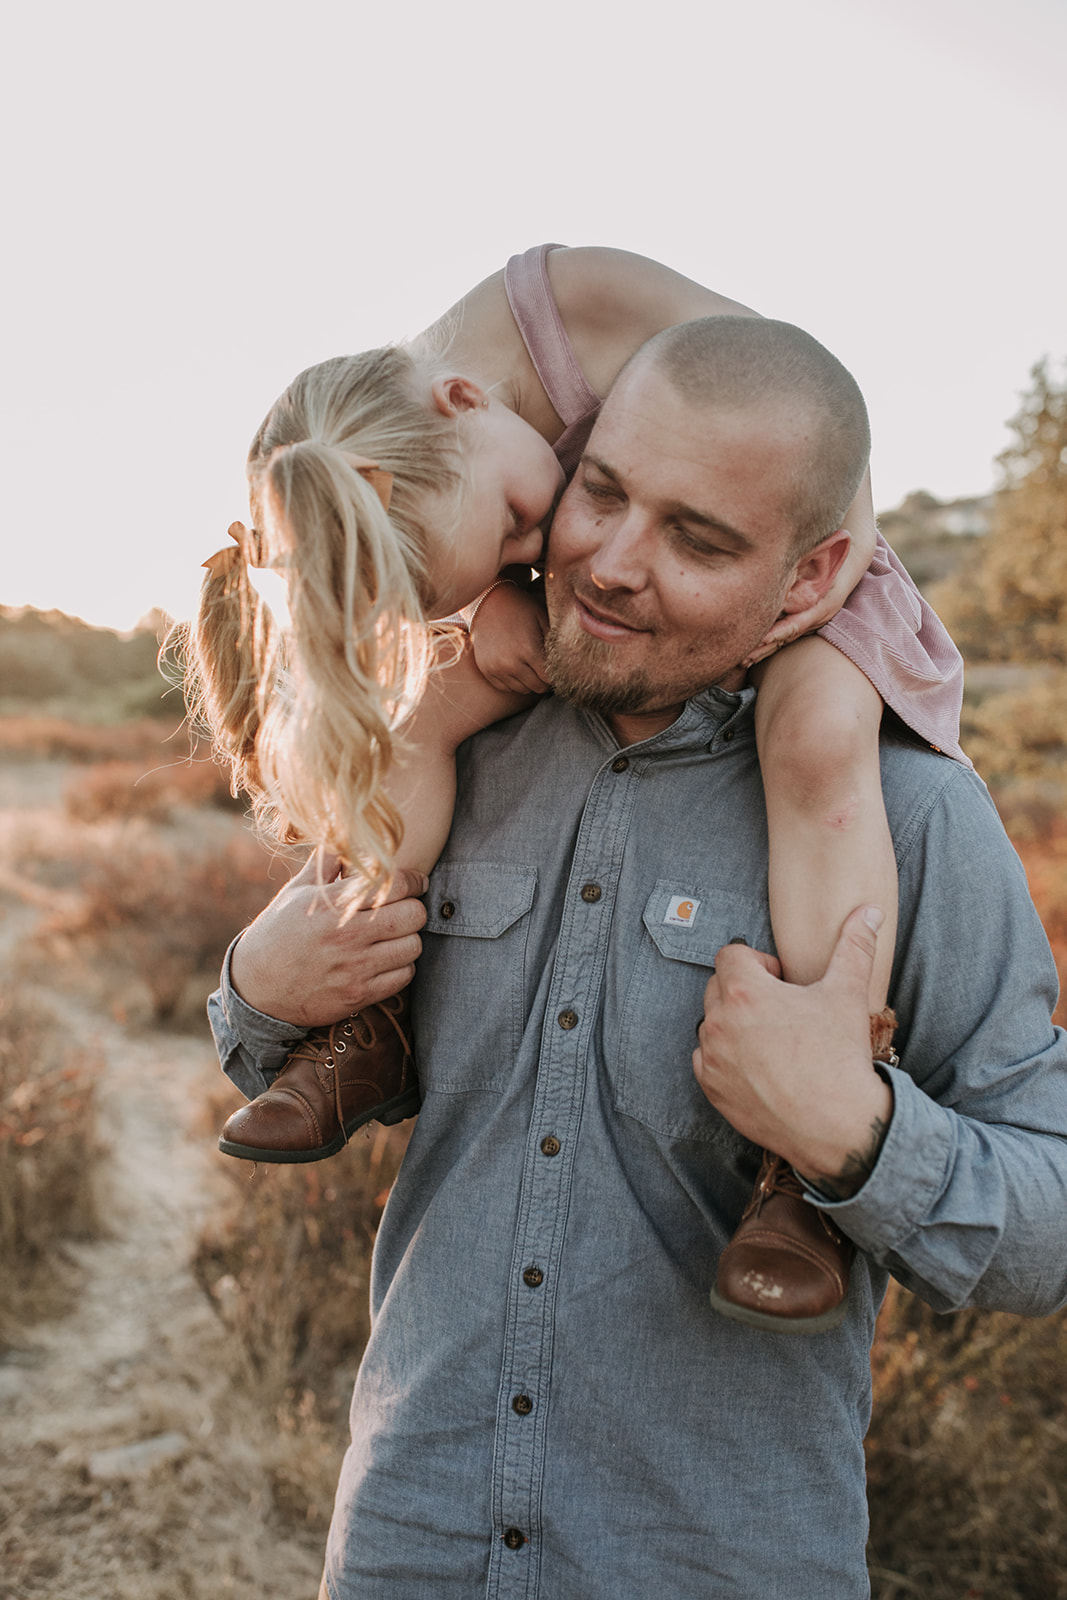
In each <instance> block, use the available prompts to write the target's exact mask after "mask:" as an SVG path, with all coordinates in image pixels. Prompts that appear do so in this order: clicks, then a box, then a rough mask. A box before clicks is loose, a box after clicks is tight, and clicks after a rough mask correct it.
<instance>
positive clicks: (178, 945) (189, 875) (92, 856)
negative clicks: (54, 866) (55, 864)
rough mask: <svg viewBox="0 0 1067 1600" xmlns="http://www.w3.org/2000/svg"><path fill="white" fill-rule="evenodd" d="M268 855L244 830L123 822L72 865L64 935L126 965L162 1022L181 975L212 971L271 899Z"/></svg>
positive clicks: (181, 986)
mask: <svg viewBox="0 0 1067 1600" xmlns="http://www.w3.org/2000/svg"><path fill="white" fill-rule="evenodd" d="M112 841H113V842H112ZM270 859H271V858H270V855H269V853H268V852H267V851H266V850H265V849H264V847H263V846H262V845H261V844H260V843H259V842H258V841H257V840H256V839H254V838H253V837H252V836H251V834H249V833H246V832H244V831H240V832H238V831H236V830H235V831H233V832H232V833H230V835H229V837H227V838H226V839H224V840H221V841H220V840H219V839H217V838H216V839H211V838H210V837H195V836H194V837H190V836H188V835H184V834H181V833H178V832H176V831H166V830H163V829H151V828H147V827H138V826H137V825H135V824H129V825H127V826H125V827H123V828H122V829H120V830H119V831H118V832H117V833H112V834H111V835H110V836H109V841H108V845H107V846H98V847H97V848H90V850H89V852H88V855H87V857H86V858H85V859H84V860H83V861H82V862H81V863H80V864H79V866H80V870H79V872H78V886H79V888H80V890H81V892H82V895H83V905H82V908H81V911H80V913H79V915H78V917H77V919H76V921H68V923H67V925H66V931H68V932H70V933H72V934H74V935H75V936H76V937H77V938H78V940H79V941H80V942H81V943H82V945H83V946H86V945H87V946H89V947H90V948H95V949H96V950H97V951H98V952H99V953H101V954H103V955H105V956H106V957H107V958H108V959H110V960H113V961H116V962H118V963H119V964H121V965H125V966H127V967H132V968H133V970H134V971H135V972H136V973H137V975H138V977H139V978H140V979H141V980H142V982H143V983H144V984H145V986H146V987H147V989H148V992H149V994H150V996H151V1000H152V1014H153V1016H154V1017H155V1019H156V1021H157V1022H166V1021H167V1020H169V1019H170V1018H171V1017H172V1016H173V1015H174V1013H175V1011H176V1010H177V1008H178V1006H179V1004H180V1002H181V999H182V996H183V994H184V992H185V988H186V985H187V984H188V982H189V980H190V978H192V977H193V975H194V974H195V973H198V972H213V973H214V972H217V971H218V968H219V964H220V963H221V961H222V958H223V956H224V954H225V952H226V947H227V945H228V944H229V943H230V940H231V939H232V938H233V937H234V935H235V934H236V933H237V932H238V931H239V930H240V929H241V928H243V927H244V926H245V925H246V924H247V923H248V922H250V921H251V920H252V918H253V917H255V916H256V915H257V914H258V913H259V912H260V911H261V910H262V909H263V907H264V906H265V905H266V903H267V901H268V900H269V899H270V898H271V896H272V894H273V893H274V890H275V888H276V887H277V885H276V884H272V883H271V882H270V881H269V879H268V876H267V874H268V870H269V865H270ZM55 926H56V924H55V923H54V924H53V928H55Z"/></svg>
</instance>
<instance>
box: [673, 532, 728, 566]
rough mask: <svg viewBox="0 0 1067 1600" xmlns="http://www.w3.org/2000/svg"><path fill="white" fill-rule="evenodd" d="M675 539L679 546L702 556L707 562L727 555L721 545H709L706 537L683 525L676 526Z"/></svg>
mask: <svg viewBox="0 0 1067 1600" xmlns="http://www.w3.org/2000/svg"><path fill="white" fill-rule="evenodd" d="M674 537H675V540H676V541H677V543H678V544H680V545H684V547H685V548H686V549H687V550H690V551H691V552H692V553H693V555H695V556H700V557H702V558H703V559H704V560H705V561H711V560H713V559H714V558H715V556H721V555H724V554H725V553H726V552H725V551H724V550H723V549H722V547H721V546H720V545H717V544H709V542H708V539H707V536H706V535H704V534H700V533H693V532H692V531H691V530H690V529H689V528H686V527H684V526H683V525H681V524H675V528H674Z"/></svg>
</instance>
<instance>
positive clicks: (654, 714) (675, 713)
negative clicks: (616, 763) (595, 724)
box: [607, 706, 683, 749]
mask: <svg viewBox="0 0 1067 1600" xmlns="http://www.w3.org/2000/svg"><path fill="white" fill-rule="evenodd" d="M682 710H683V707H682V706H670V707H669V708H667V709H666V710H663V711H639V712H635V713H634V714H633V715H632V716H610V717H608V719H607V720H608V726H609V727H610V729H611V731H612V733H613V734H614V735H615V738H616V739H617V740H618V742H619V744H620V745H621V746H622V747H623V748H624V749H625V747H626V746H627V745H628V744H640V743H641V741H642V740H643V739H651V738H653V736H654V735H655V734H657V733H662V732H663V730H664V728H669V727H670V725H671V723H672V722H677V720H678V718H679V717H680V716H681V714H682Z"/></svg>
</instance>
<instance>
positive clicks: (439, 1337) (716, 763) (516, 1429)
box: [211, 690, 1067, 1600]
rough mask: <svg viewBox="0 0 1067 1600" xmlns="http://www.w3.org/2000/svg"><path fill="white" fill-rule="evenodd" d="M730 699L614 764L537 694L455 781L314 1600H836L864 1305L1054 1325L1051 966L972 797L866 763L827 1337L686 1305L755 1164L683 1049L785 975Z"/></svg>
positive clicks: (713, 697) (927, 776)
mask: <svg viewBox="0 0 1067 1600" xmlns="http://www.w3.org/2000/svg"><path fill="white" fill-rule="evenodd" d="M752 699H753V695H752V691H750V690H746V691H743V692H742V693H741V694H740V695H734V694H727V693H725V692H723V691H720V690H710V691H708V692H707V693H704V694H702V695H699V696H697V697H696V698H695V699H694V700H692V701H690V702H689V704H688V705H687V706H686V708H685V710H684V711H683V713H682V715H681V716H680V718H679V720H678V721H677V722H675V723H674V725H673V726H672V727H670V728H668V729H667V730H665V731H664V732H662V733H660V734H658V735H657V736H656V737H654V738H652V739H649V740H647V741H646V742H644V743H642V744H639V745H635V746H631V747H629V748H627V749H626V750H625V751H620V750H619V749H618V748H617V746H616V744H615V742H614V740H613V738H612V736H611V734H610V732H609V730H608V728H607V725H606V724H605V723H604V722H603V721H602V720H601V719H600V718H598V717H596V716H592V715H589V714H586V713H582V712H578V711H575V710H574V709H572V708H570V707H568V706H566V705H564V704H562V703H561V702H559V701H557V700H554V699H551V698H549V699H547V700H544V701H542V702H541V703H540V704H539V705H538V706H537V707H536V708H535V709H534V710H533V711H532V712H530V713H528V714H527V715H525V716H522V717H519V718H515V719H513V720H511V721H509V722H506V723H502V724H500V725H498V726H496V727H494V728H491V729H489V730H488V731H487V732H485V733H483V734H481V735H479V736H478V737H477V738H476V739H474V740H472V741H470V742H469V743H468V744H467V745H466V746H464V748H463V750H462V751H461V753H460V763H459V766H460V772H459V778H460V783H459V795H460V798H459V803H458V806H457V811H456V820H455V823H454V826H453V829H452V834H451V837H450V840H449V843H448V847H447V849H446V852H445V854H444V856H443V857H442V859H441V861H440V863H439V864H438V866H437V868H436V870H435V871H434V873H433V876H432V878H431V884H430V892H429V896H428V902H427V903H428V908H429V921H428V924H427V929H426V934H425V949H424V953H423V956H422V958H421V961H420V963H419V972H418V979H417V983H416V995H415V1007H416V1009H415V1027H416V1041H417V1055H418V1063H419V1071H420V1077H421V1080H422V1086H423V1092H424V1096H425V1099H424V1105H423V1109H422V1112H421V1115H420V1117H419V1120H418V1123H417V1125H416V1127H415V1131H414V1134H413V1137H412V1141H411V1145H410V1147H409V1150H408V1153H407V1155H406V1157H405V1160H404V1163H403V1167H402V1170H401V1173H400V1176H399V1178H398V1180H397V1183H396V1186H395V1188H394V1190H393V1193H392V1195H391V1197H390V1199H389V1203H388V1205H387V1207H386V1209H385V1213H384V1216H383V1218H382V1224H381V1229H380V1232H379V1235H378V1241H377V1246H376V1249H375V1256H374V1270H373V1282H372V1309H373V1317H374V1322H373V1331H372V1334H371V1339H370V1343H369V1345H368V1348H367V1352H366V1355H365V1357H364V1360H363V1364H362V1367H361V1370H360V1373H359V1377H358V1381H357V1384H356V1389H355V1395H354V1398H353V1404H352V1445H351V1448H350V1449H349V1451H348V1454H347V1456H346V1459H345V1463H344V1467H343V1470H342V1474H341V1480H340V1485H339V1489H338V1495H337V1503H336V1508H335V1513H334V1520H333V1525H332V1529H331V1534H330V1540H329V1548H328V1557H327V1575H328V1586H329V1592H330V1595H331V1596H332V1597H333V1600H357V1597H358V1600H475V1597H481V1596H485V1597H490V1600H520V1597H521V1600H631V1597H632V1600H647V1597H649V1596H652V1595H655V1596H660V1597H662V1600H709V1597H712V1600H856V1597H860V1596H864V1595H867V1594H868V1592H869V1589H868V1583H867V1578H866V1572H865V1564H864V1543H865V1536H866V1529H867V1517H866V1504H865V1493H864V1470H863V1452H862V1439H863V1434H864V1431H865V1429H866V1427H867V1423H868V1419H869V1408H870V1366H869V1350H870V1343H871V1337H872V1333H873V1328H874V1318H875V1313H876V1310H877V1308H878V1305H879V1303H880V1301H881V1298H882V1295H883V1291H884V1287H885V1282H886V1273H887V1272H890V1271H891V1272H892V1273H894V1274H895V1276H896V1277H898V1278H899V1279H900V1280H901V1281H902V1282H904V1283H905V1284H907V1285H908V1286H909V1287H911V1288H914V1289H916V1290H917V1291H918V1292H919V1293H920V1294H922V1295H923V1296H924V1297H925V1298H926V1299H927V1300H929V1301H930V1302H931V1303H932V1304H934V1305H935V1306H937V1307H939V1308H949V1307H953V1306H959V1305H963V1304H972V1305H985V1306H997V1307H1003V1308H1006V1309H1008V1310H1014V1311H1019V1312H1026V1313H1042V1312H1048V1311H1050V1310H1052V1309H1053V1308H1055V1307H1056V1306H1057V1305H1059V1304H1060V1303H1061V1302H1062V1301H1063V1300H1064V1298H1065V1296H1067V1228H1065V1227H1064V1217H1065V1209H1067V1208H1065V1205H1064V1199H1065V1191H1067V1142H1065V1128H1067V1074H1065V1067H1067V1050H1065V1041H1064V1038H1063V1035H1062V1034H1060V1033H1059V1032H1058V1031H1057V1030H1053V1028H1052V1026H1051V1024H1050V1021H1049V1017H1050V1013H1051V1010H1052V1007H1053V1004H1054V999H1055V972H1054V969H1053V966H1052V962H1051V958H1050V954H1049V951H1048V947H1047V943H1046V941H1045V939H1044V935H1043V934H1042V932H1041V929H1040V926H1039V924H1038V921H1037V918H1036V916H1035V914H1034V911H1033V907H1032V905H1031V903H1030V900H1029V896H1028V894H1027V889H1026V883H1025V880H1024V877H1023V874H1022V870H1021V867H1020V865H1019V862H1018V859H1017V858H1016V856H1015V854H1014V852H1013V851H1012V850H1011V847H1010V845H1009V844H1008V842H1007V840H1006V838H1005V836H1004V834H1003V831H1002V829H1001V827H1000V824H999V821H998V819H997V817H996V814H995V812H994V810H993V807H992V805H991V802H990V801H989V798H988V795H987V794H986V791H985V789H984V788H983V786H982V784H981V783H980V781H979V780H978V779H977V778H976V777H975V776H974V775H973V774H972V773H970V772H968V771H966V770H965V769H964V768H963V767H962V766H960V765H958V764H956V763H954V762H950V761H948V760H946V759H944V758H941V757H938V756H935V755H933V754H931V753H929V752H928V751H924V750H920V749H918V748H916V747H914V746H913V745H912V744H911V743H909V742H905V741H904V740H903V739H900V740H896V739H894V738H892V737H887V738H886V740H885V741H884V757H883V784H884V789H885V794H886V802H887V808H888V811H889V817H890V823H891V826H892V829H893V833H894V837H895V839H896V845H897V859H898V866H899V872H900V927H899V937H898V951H897V961H896V967H895V972H894V977H893V984H892V990H891V998H892V1000H893V1003H894V1004H895V1006H896V1009H897V1012H898V1015H899V1019H900V1027H899V1030H898V1035H897V1041H896V1042H897V1048H898V1049H899V1051H900V1054H901V1059H902V1063H903V1065H902V1067H901V1068H899V1069H896V1070H893V1071H892V1073H891V1076H892V1083H893V1089H894V1095H895V1110H894V1115H893V1119H892V1123H891V1126H890V1130H889V1134H888V1136H887V1138H886V1142H885V1145H884V1147H883V1149H882V1152H881V1155H880V1157H879V1160H878V1162H877V1165H876V1167H875V1170H874V1172H873V1174H872V1175H871V1176H870V1178H869V1179H868V1181H867V1182H866V1183H865V1184H864V1186H863V1187H862V1189H861V1190H860V1191H859V1193H858V1194H857V1195H856V1196H855V1197H854V1198H853V1199H851V1200H848V1201H845V1202H842V1203H838V1204H831V1203H829V1202H817V1203H823V1204H826V1205H827V1208H828V1209H830V1210H832V1211H833V1212H834V1213H835V1214H836V1218H837V1220H838V1222H839V1223H840V1224H841V1226H842V1227H843V1228H844V1229H845V1230H846V1231H847V1232H848V1233H849V1234H850V1235H851V1237H852V1238H853V1239H854V1240H855V1241H856V1243H857V1244H858V1245H859V1247H860V1250H861V1252H863V1253H861V1254H860V1255H859V1256H858V1257H857V1260H856V1264H855V1266H854V1269H853V1273H852V1283H851V1288H850V1291H849V1302H848V1315H847V1317H846V1320H845V1321H844V1322H843V1323H842V1325H841V1326H840V1327H838V1328H836V1329H834V1330H833V1331H831V1332H827V1333H823V1334H819V1335H817V1336H814V1337H802V1336H786V1335H782V1334H776V1333H764V1332H757V1331H755V1330H752V1329H749V1328H746V1327H743V1326H741V1325H739V1324H737V1323H734V1322H732V1321H728V1320H726V1319H725V1318H723V1317H721V1316H718V1315H717V1314H716V1313H715V1312H714V1311H713V1310H712V1309H711V1307H710V1305H709V1303H708V1289H709V1287H710V1285H711V1283H712V1281H713V1278H714V1273H715V1265H716V1261H717V1258H718V1255H719V1253H720V1251H721V1249H722V1248H723V1246H724V1244H725V1243H726V1241H727V1239H728V1237H729V1236H730V1234H731V1233H732V1231H733V1229H734V1227H735V1226H736V1223H737V1221H738V1218H739V1216H740V1212H741V1210H742V1207H743V1205H744V1203H745V1200H746V1199H747V1197H748V1194H749V1192H750V1190H751V1186H752V1182H753V1178H754V1175H755V1170H756V1164H757V1159H758V1153H757V1152H756V1150H755V1149H754V1148H753V1147H752V1146H751V1145H750V1144H749V1143H748V1142H747V1141H746V1140H744V1139H742V1138H741V1137H740V1136H739V1135H737V1134H736V1133H735V1132H734V1131H733V1129H731V1128H730V1127H729V1126H728V1125H727V1124H726V1123H725V1122H724V1121H723V1119H722V1118H721V1117H720V1116H719V1115H718V1113H717V1112H716V1111H715V1110H714V1109H713V1108H712V1106H711V1105H710V1104H709V1103H708V1101H707V1100H706V1099H705V1097H704V1096H703V1094H702V1093H701V1091H700V1089H699V1088H698V1086H697V1084H696V1082H695V1080H694V1077H693V1073H692V1069H691V1065H690V1055H691V1052H692V1049H693V1046H694V1043H695V1027H696V1023H697V1021H698V1019H699V1018H700V1016H701V1013H702V1001H703V992H704V986H705V983H706V980H707V976H708V969H709V967H710V966H711V965H712V963H713V961H714V958H715V954H716V951H717V950H718V949H719V947H720V946H721V945H722V944H724V943H725V942H726V941H727V940H729V939H730V938H733V937H735V936H736V935H742V936H743V937H744V938H745V939H747V941H748V942H749V944H750V945H753V946H755V947H758V948H762V949H772V948H773V945H772V940H771V930H770V923H769V918H768V911H767V898H766V873H767V839H766V819H765V813H764V807H763V795H762V788H761V784H760V776H759V766H758V762H757V758H756V750H755V742H754V738H753V733H752V716H751V710H752ZM211 1011H212V1018H213V1022H214V1025H215V1030H216V1036H217V1039H218V1043H219V1047H220V1055H221V1057H222V1060H223V1063H224V1065H225V1067H226V1070H227V1071H228V1072H229V1074H230V1076H231V1077H232V1078H234V1080H235V1081H236V1082H238V1083H239V1084H240V1085H241V1086H242V1087H243V1088H244V1089H245V1090H246V1092H249V1093H256V1092H258V1091H259V1090H260V1089H261V1088H262V1087H263V1086H264V1084H265V1083H266V1082H267V1081H268V1079H269V1077H270V1076H271V1073H272V1070H273V1069H276V1068H277V1067H278V1066H279V1065H280V1064H281V1061H282V1059H283V1058H284V1055H285V1053H286V1050H287V1048H288V1046H289V1044H290V1043H291V1042H292V1040H293V1038H294V1037H296V1036H297V1031H296V1030H294V1029H292V1028H288V1027H286V1026H285V1025H284V1024H279V1023H272V1022H270V1021H269V1020H268V1019H266V1018H264V1017H262V1016H261V1015H260V1014H259V1013H256V1012H253V1011H251V1010H250V1008H248V1007H247V1006H245V1005H244V1004H243V1003H242V1002H241V1001H240V1000H239V999H238V998H237V997H236V996H235V995H234V994H233V992H232V990H230V989H229V988H228V986H225V985H224V988H223V990H222V991H221V992H220V994H219V995H217V996H215V997H213V1001H212V1005H211ZM340 1159H343V1157H341V1158H340Z"/></svg>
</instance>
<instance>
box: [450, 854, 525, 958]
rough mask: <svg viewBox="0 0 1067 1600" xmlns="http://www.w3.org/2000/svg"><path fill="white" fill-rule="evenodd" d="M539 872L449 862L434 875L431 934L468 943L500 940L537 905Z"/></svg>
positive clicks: (493, 864) (484, 863)
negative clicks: (456, 937)
mask: <svg viewBox="0 0 1067 1600" xmlns="http://www.w3.org/2000/svg"><path fill="white" fill-rule="evenodd" d="M536 889H537V871H536V869H535V868H534V867H516V866H505V865H503V864H502V863H498V862H495V861H446V862H442V863H441V864H440V865H439V866H437V867H435V869H434V871H433V872H432V873H431V875H430V889H429V893H428V894H427V896H426V910H427V917H426V928H425V931H426V932H427V933H451V934H460V935H461V936H463V937H464V938H467V939H499V937H500V935H501V934H502V933H506V932H507V930H508V929H509V928H510V927H511V926H512V925H513V924H514V923H516V922H518V920H519V918H520V917H523V916H525V915H526V913H527V911H529V909H530V907H531V906H532V905H533V902H534V894H535V892H536Z"/></svg>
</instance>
